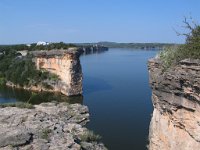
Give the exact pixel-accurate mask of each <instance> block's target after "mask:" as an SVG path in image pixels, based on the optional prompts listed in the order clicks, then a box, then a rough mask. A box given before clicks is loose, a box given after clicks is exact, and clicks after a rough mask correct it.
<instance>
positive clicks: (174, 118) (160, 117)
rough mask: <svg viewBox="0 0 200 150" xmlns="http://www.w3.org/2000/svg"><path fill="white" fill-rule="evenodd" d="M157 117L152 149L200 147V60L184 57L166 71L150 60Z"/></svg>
mask: <svg viewBox="0 0 200 150" xmlns="http://www.w3.org/2000/svg"><path fill="white" fill-rule="evenodd" d="M148 67H149V75H150V84H151V87H152V101H153V105H154V111H153V116H152V119H151V124H150V131H149V142H150V143H149V149H150V150H161V149H162V150H178V149H180V150H191V149H192V150H198V149H200V60H189V59H187V60H183V61H181V62H180V63H179V65H177V66H174V67H172V68H171V69H169V70H167V71H166V72H163V71H162V63H161V61H160V60H159V59H151V60H149V66H148Z"/></svg>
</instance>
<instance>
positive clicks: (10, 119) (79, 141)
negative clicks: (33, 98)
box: [0, 103, 106, 150]
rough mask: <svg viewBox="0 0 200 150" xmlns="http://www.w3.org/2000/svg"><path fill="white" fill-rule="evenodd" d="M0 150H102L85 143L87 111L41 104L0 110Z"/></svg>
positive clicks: (94, 143) (94, 144)
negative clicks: (28, 107) (32, 106)
mask: <svg viewBox="0 0 200 150" xmlns="http://www.w3.org/2000/svg"><path fill="white" fill-rule="evenodd" d="M0 111H1V115H0V150H69V149H72V150H83V149H85V150H86V149H88V150H105V149H106V148H105V146H104V145H103V144H101V143H99V142H97V141H92V140H91V141H86V140H84V139H86V138H82V137H84V136H86V135H85V134H86V133H87V132H88V129H86V128H85V127H84V125H85V124H86V123H87V122H88V121H89V114H88V108H87V107H86V106H82V105H80V104H73V105H69V104H67V103H59V104H58V103H43V104H40V105H35V106H34V108H33V109H26V108H16V107H6V108H0Z"/></svg>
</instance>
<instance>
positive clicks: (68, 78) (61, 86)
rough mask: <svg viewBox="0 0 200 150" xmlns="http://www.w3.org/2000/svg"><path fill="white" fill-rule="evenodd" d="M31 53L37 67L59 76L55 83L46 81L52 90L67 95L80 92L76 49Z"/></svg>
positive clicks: (80, 80) (80, 76) (80, 78)
mask: <svg viewBox="0 0 200 150" xmlns="http://www.w3.org/2000/svg"><path fill="white" fill-rule="evenodd" d="M32 54H33V56H34V61H35V64H36V67H37V69H40V70H41V69H44V70H47V71H49V72H51V73H54V74H56V75H58V76H59V78H60V80H59V81H58V82H57V83H52V84H51V82H49V83H48V84H51V86H52V88H53V91H57V92H61V93H63V94H65V95H67V96H72V95H79V94H82V69H81V65H80V60H79V55H80V54H79V52H78V51H74V50H51V51H36V52H33V53H32Z"/></svg>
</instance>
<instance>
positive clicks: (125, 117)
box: [0, 49, 157, 150]
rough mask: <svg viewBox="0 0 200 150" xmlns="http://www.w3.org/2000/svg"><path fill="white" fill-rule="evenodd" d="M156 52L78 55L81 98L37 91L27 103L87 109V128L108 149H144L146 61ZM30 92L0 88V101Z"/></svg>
mask: <svg viewBox="0 0 200 150" xmlns="http://www.w3.org/2000/svg"><path fill="white" fill-rule="evenodd" d="M156 53H157V51H150V50H148V51H144V50H133V49H110V50H109V51H107V52H104V53H99V54H92V55H84V56H81V64H82V69H83V74H84V80H83V87H84V94H83V97H71V98H68V97H66V96H63V95H60V94H50V93H41V94H38V95H36V96H34V97H33V98H32V99H31V100H30V102H32V103H36V104H38V103H40V102H42V101H43V102H46V101H52V100H57V101H66V102H69V103H76V102H78V103H83V104H85V105H87V106H88V107H89V109H90V120H91V121H90V123H89V124H88V125H87V126H88V128H90V129H91V130H94V131H95V132H96V133H98V134H100V135H101V136H102V137H103V139H102V140H103V142H104V143H105V144H106V146H107V147H108V149H110V150H143V149H146V145H147V139H148V128H149V123H150V119H151V116H150V115H151V113H152V103H151V90H150V88H149V83H148V70H147V60H148V59H149V58H151V57H153V56H155V54H156ZM31 95H32V93H31V92H27V91H23V90H13V89H11V88H0V103H5V102H16V101H25V102H27V100H29V99H30V97H31Z"/></svg>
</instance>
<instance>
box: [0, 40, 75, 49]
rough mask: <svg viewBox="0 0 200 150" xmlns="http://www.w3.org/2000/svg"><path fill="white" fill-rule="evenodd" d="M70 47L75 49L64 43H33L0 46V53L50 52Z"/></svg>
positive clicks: (71, 45)
mask: <svg viewBox="0 0 200 150" xmlns="http://www.w3.org/2000/svg"><path fill="white" fill-rule="evenodd" d="M70 47H76V45H74V44H67V43H64V42H60V43H49V44H48V45H37V43H33V44H30V45H26V44H18V45H0V51H11V50H16V51H21V50H28V51H34V50H52V49H68V48H70Z"/></svg>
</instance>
